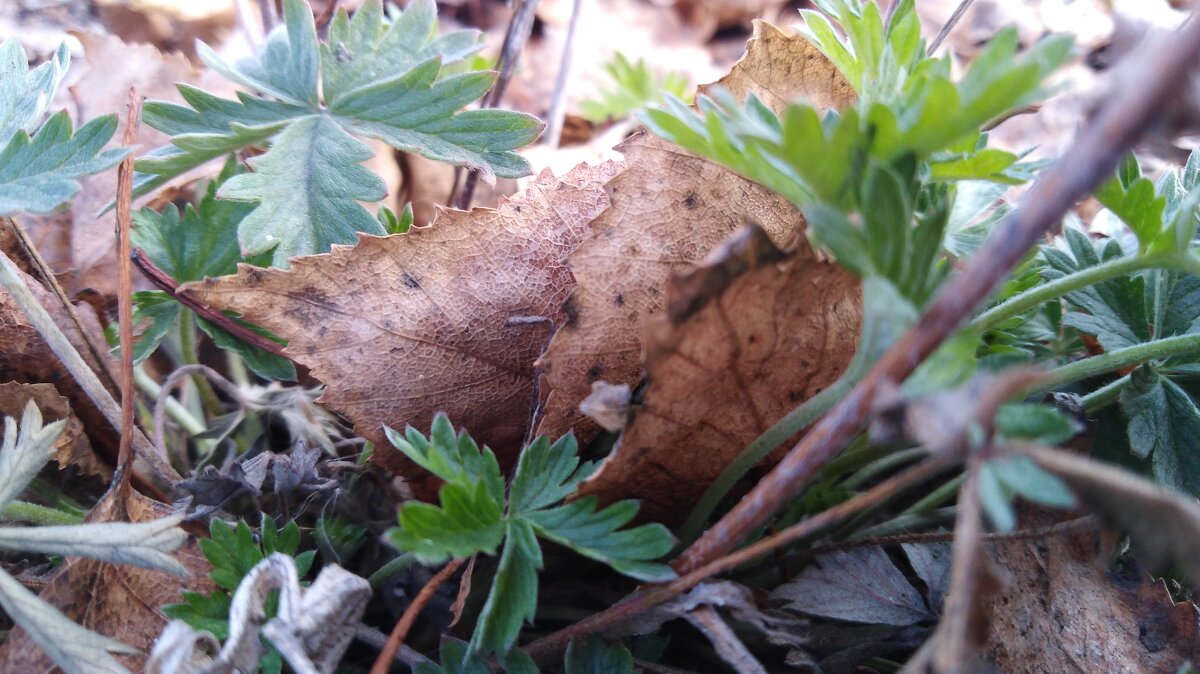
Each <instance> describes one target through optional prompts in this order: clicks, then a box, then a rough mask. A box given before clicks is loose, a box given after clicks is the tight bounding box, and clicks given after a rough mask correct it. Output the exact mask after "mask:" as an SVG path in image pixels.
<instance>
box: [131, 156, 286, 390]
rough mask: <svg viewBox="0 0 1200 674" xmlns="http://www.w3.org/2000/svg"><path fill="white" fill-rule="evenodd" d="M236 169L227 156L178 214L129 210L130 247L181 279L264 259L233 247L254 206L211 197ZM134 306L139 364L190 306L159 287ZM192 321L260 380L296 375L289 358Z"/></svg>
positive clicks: (171, 209) (135, 354)
mask: <svg viewBox="0 0 1200 674" xmlns="http://www.w3.org/2000/svg"><path fill="white" fill-rule="evenodd" d="M239 172H240V169H239V166H238V164H237V162H235V161H233V159H232V157H231V158H230V160H229V161H227V162H226V163H225V166H224V168H223V169H222V170H221V173H220V175H218V176H217V178H216V180H214V181H212V182H211V183H209V185H208V187H207V188H206V190H205V192H204V196H202V197H201V198H200V201H199V202H198V203H197V204H196V205H194V206H193V205H191V204H188V205H187V206H186V207H184V209H183V213H182V214H181V213H180V212H179V209H178V208H177V207H176V206H175V205H174V204H169V205H168V206H167V207H166V209H165V210H163V212H162V213H158V212H156V211H154V210H153V209H149V208H143V209H141V210H140V211H138V212H136V213H134V216H133V229H132V231H131V232H130V241H131V242H132V244H133V246H134V248H138V249H140V250H141V251H142V252H143V253H145V255H146V256H147V257H149V258H150V260H151V261H152V262H154V264H155V265H156V266H157V267H158V268H159V269H162V270H163V271H164V272H166V273H167V274H169V275H170V276H171V277H172V278H174V279H175V280H177V281H179V282H181V283H182V282H187V281H199V280H202V279H204V278H206V277H213V276H224V275H226V274H232V273H234V272H236V271H237V264H238V263H239V262H248V263H251V264H254V263H263V262H265V259H250V260H246V259H243V258H242V256H241V254H240V253H239V251H238V245H237V229H238V225H239V223H240V222H241V221H242V220H243V218H245V217H246V216H247V215H249V214H251V213H252V212H253V211H254V206H253V205H251V204H247V203H242V202H237V201H227V200H221V199H217V196H216V195H217V190H218V189H219V188H220V187H221V186H222V185H223V184H224V183H226V182H227V181H228V180H230V179H232V178H234V177H236V176H237V175H238V174H239ZM133 305H134V314H133V318H134V325H135V326H141V334H140V337H139V339H138V341H137V343H135V344H134V347H133V348H134V351H133V358H134V362H135V363H140V362H141V361H143V360H145V359H146V358H148V357H149V356H150V354H152V353H154V350H155V349H157V348H158V346H159V345H160V344H161V343H162V340H163V339H165V338H166V337H167V336H168V335H170V334H172V333H173V332H174V331H175V330H177V329H178V326H179V321H180V317H181V316H182V315H183V312H190V311H191V310H190V309H186V308H184V307H183V305H181V304H180V303H179V302H177V301H175V300H174V299H173V298H171V297H170V296H169V295H167V294H166V293H165V292H163V291H161V290H153V291H143V292H137V293H134V295H133ZM196 324H197V326H198V327H199V328H200V329H201V330H202V331H204V333H205V334H207V335H208V336H209V337H211V338H212V340H213V341H214V343H216V345H217V346H218V347H220V348H222V349H225V350H228V351H235V352H237V353H238V355H240V356H241V357H242V360H243V361H244V362H245V363H246V365H247V366H248V367H249V368H250V369H251V370H253V371H254V372H255V373H256V374H258V375H259V376H261V377H263V378H264V379H269V380H273V379H295V378H296V368H295V366H294V365H293V364H292V363H291V361H289V360H287V359H285V358H280V357H279V356H276V355H274V354H272V353H268V352H266V351H263V350H262V349H260V348H258V347H256V346H251V345H249V344H246V343H245V342H243V341H241V340H239V339H237V338H236V337H234V336H233V335H231V334H229V333H228V332H226V331H225V330H222V329H221V328H220V327H218V326H216V325H213V324H212V323H210V322H209V321H207V320H205V319H202V318H199V317H196ZM250 327H251V329H254V328H253V326H250ZM259 332H262V331H261V330H259ZM266 336H267V337H271V335H266Z"/></svg>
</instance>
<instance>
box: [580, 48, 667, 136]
mask: <svg viewBox="0 0 1200 674" xmlns="http://www.w3.org/2000/svg"><path fill="white" fill-rule="evenodd" d="M604 70H605V71H606V72H607V73H608V76H609V77H611V78H612V80H613V85H614V86H613V87H611V88H607V89H601V90H600V97H599V98H598V99H588V100H585V101H581V102H580V103H579V110H580V114H582V115H583V118H584V119H586V120H588V121H589V122H595V123H597V124H600V123H603V122H606V121H608V120H612V119H625V118H626V117H629V116H630V115H632V114H633V113H634V112H636V111H637V110H640V109H641V108H644V107H646V106H647V105H649V104H651V103H661V102H662V100H663V96H664V95H666V94H670V95H672V96H675V97H676V98H680V99H685V96H684V94H685V92H686V91H687V88H688V79H687V75H684V74H683V73H679V72H674V71H672V72H670V73H667V74H666V75H661V76H656V75H655V74H654V73H652V72H650V68H648V67H647V66H646V62H645V61H644V60H642V59H638V61H637V63H630V62H629V59H627V58H625V55H624V54H622V53H620V52H617V55H616V57H615V58H614V59H613V60H612V61H609V62H608V63H605V64H604ZM685 100H686V99H685Z"/></svg>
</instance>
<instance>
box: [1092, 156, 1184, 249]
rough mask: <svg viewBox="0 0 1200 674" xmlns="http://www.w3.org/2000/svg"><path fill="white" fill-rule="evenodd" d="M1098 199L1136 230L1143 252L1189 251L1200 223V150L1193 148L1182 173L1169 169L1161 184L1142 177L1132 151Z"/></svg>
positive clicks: (1101, 190)
mask: <svg viewBox="0 0 1200 674" xmlns="http://www.w3.org/2000/svg"><path fill="white" fill-rule="evenodd" d="M1096 199H1097V200H1099V201H1100V203H1102V204H1104V207H1105V208H1107V209H1108V210H1109V211H1111V212H1112V213H1113V215H1116V216H1117V217H1118V218H1120V219H1121V221H1122V222H1124V223H1125V224H1126V225H1127V226H1128V227H1129V229H1130V230H1132V231H1133V233H1134V235H1136V236H1137V239H1138V249H1139V250H1140V251H1141V252H1142V253H1160V252H1161V253H1168V252H1187V251H1188V249H1189V248H1191V246H1192V243H1193V239H1194V238H1195V235H1196V226H1197V224H1200V150H1193V151H1192V154H1191V155H1190V156H1189V157H1188V162H1187V165H1186V166H1185V167H1184V169H1183V171H1182V172H1180V171H1179V170H1171V171H1168V172H1167V173H1165V174H1164V175H1163V177H1162V178H1161V179H1160V180H1159V181H1158V184H1155V183H1152V182H1150V180H1149V179H1147V178H1144V177H1142V169H1141V166H1139V165H1138V160H1137V157H1135V156H1133V155H1132V154H1129V155H1127V156H1126V157H1125V159H1124V161H1122V162H1121V165H1120V166H1118V167H1117V174H1116V175H1115V176H1113V177H1112V178H1110V179H1109V180H1108V182H1106V183H1104V184H1103V185H1101V186H1100V188H1099V189H1097V190H1096Z"/></svg>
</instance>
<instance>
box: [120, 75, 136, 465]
mask: <svg viewBox="0 0 1200 674" xmlns="http://www.w3.org/2000/svg"><path fill="white" fill-rule="evenodd" d="M141 113H142V101H141V99H140V98H138V95H137V90H136V89H135V88H133V87H130V88H129V116H128V118H126V120H125V136H124V137H123V138H122V139H121V142H123V143H124V144H125V145H126V146H131V145H133V144H134V141H136V140H137V127H138V119H139V117H141ZM132 222H133V152H130V153H129V155H128V156H126V157H125V159H124V160H122V161H121V165H120V166H118V167H117V322H118V334H119V338H120V341H121V441H120V444H119V445H118V449H117V472H116V474H115V475H114V476H113V482H116V483H123V482H124V481H127V480H128V479H129V463H130V461H131V460H132V458H133V452H132V448H133V396H134V390H133V267H132V265H131V264H130V261H129V249H130V244H129V230H130V227H131V225H132Z"/></svg>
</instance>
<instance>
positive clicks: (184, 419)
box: [133, 367, 206, 435]
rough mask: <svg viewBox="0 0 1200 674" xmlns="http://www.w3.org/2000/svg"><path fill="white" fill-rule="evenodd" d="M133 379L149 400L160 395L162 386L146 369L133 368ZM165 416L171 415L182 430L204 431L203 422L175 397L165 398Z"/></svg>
mask: <svg viewBox="0 0 1200 674" xmlns="http://www.w3.org/2000/svg"><path fill="white" fill-rule="evenodd" d="M133 381H134V383H136V384H137V385H138V388H140V389H142V392H143V393H145V394H146V397H148V398H150V399H151V400H158V398H159V396H161V395H162V387H161V386H159V385H158V382H156V381H154V379H153V378H152V377H151V376H150V375H148V374H146V371H145V370H144V369H142V368H141V367H135V368H134V369H133ZM167 416H169V417H171V419H173V420H174V421H175V423H177V424H179V426H180V427H181V428H183V430H185V431H187V432H188V433H189V434H191V435H197V434H199V433H203V432H204V431H205V428H206V427H205V425H204V422H203V421H201V420H199V419H197V418H196V417H195V416H194V415H193V414H192V413H191V412H189V411H188V409H187V408H186V407H184V406H183V404H182V403H180V402H179V401H178V400H176V399H175V398H169V399H168V400H167Z"/></svg>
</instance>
